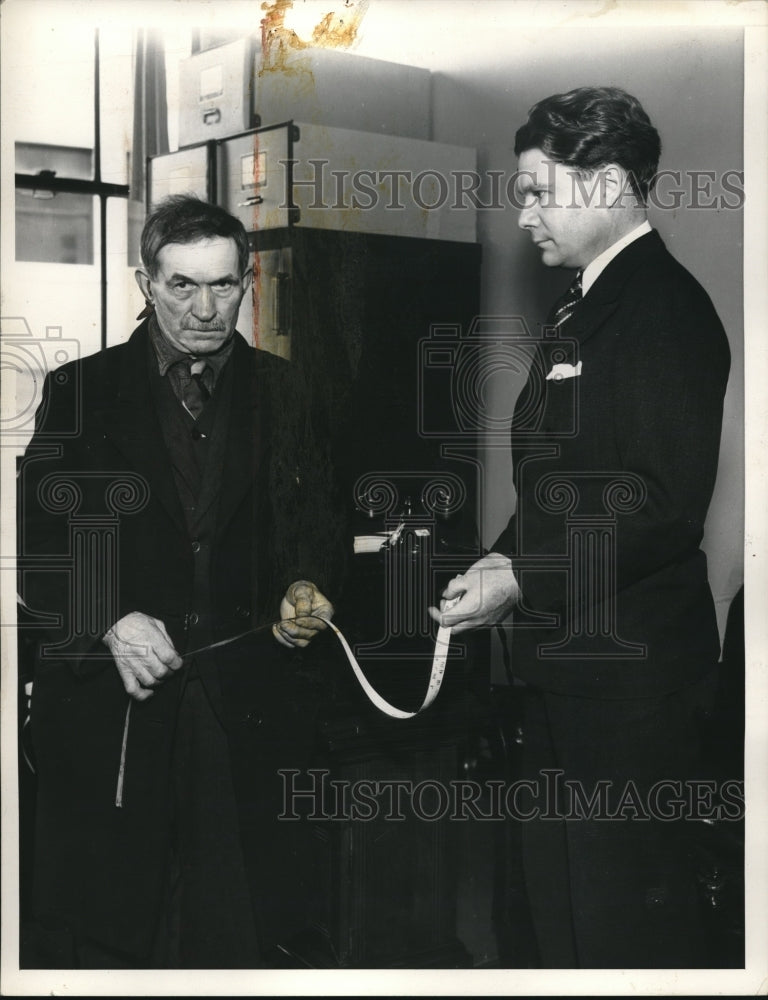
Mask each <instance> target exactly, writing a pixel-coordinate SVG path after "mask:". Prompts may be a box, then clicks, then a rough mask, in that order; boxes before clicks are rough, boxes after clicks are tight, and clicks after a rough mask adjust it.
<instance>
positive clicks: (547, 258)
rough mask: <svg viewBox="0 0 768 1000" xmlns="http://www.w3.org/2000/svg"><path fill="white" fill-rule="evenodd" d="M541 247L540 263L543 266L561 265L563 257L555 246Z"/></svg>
mask: <svg viewBox="0 0 768 1000" xmlns="http://www.w3.org/2000/svg"><path fill="white" fill-rule="evenodd" d="M540 249H541V263H542V264H544V266H545V267H562V266H563V258H562V256H561V255H560V253H559V252H558V250H557V249H556V247H543V248H540Z"/></svg>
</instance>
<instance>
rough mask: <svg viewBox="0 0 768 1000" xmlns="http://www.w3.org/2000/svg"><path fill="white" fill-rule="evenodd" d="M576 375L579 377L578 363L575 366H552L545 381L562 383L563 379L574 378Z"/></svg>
mask: <svg viewBox="0 0 768 1000" xmlns="http://www.w3.org/2000/svg"><path fill="white" fill-rule="evenodd" d="M577 375H581V362H580V361H579V363H578V364H577V365H553V366H552V371H551V372H550V373H549V375H547V379H553V380H554V381H555V382H562V381H563V379H564V378H576V376H577Z"/></svg>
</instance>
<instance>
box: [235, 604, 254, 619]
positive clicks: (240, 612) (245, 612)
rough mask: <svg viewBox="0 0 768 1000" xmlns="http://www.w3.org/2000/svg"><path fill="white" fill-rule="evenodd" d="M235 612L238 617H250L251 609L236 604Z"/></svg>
mask: <svg viewBox="0 0 768 1000" xmlns="http://www.w3.org/2000/svg"><path fill="white" fill-rule="evenodd" d="M235 614H236V615H237V617H238V618H250V617H251V609H250V608H244V607H243V606H242V604H238V605H237V607H236V608H235Z"/></svg>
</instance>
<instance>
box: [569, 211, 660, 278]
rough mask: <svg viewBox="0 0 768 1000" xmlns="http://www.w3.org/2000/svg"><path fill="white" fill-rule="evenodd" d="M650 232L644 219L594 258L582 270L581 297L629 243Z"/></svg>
mask: <svg viewBox="0 0 768 1000" xmlns="http://www.w3.org/2000/svg"><path fill="white" fill-rule="evenodd" d="M650 232H651V224H650V222H649V221H648V220H647V219H646V220H645V222H641V223H640V225H639V226H637V227H636V228H635V229H633V230H632V231H631V232H629V233H627V234H626V236H622V237H621V239H620V240H616V242H615V243H612V244H611V245H610V246H609V247H608V249H607V250H603V252H602V253H601V254H600V256H599V257H595V259H594V260H593V261H590V263H589V264H587V266H586V267H585V268H584V273H583V274H582V276H581V294H582V296H584V295H586V294H587V292H588V291H589V290H590V288H591V287H592V285H594V283H595V282H596V281H597V279H598V278H599V277H600V275H601V274H602V273H603V271H604V270H605V268H606V267H607V266H608V265H609V264H610V262H611V261H612V260H613V258H614V257H617V256H618V255H619V254H620V253H621V251H622V250H623V249H624V248H625V247H628V246H629V244H630V243H634V242H635V240H638V239H640V237H641V236H645V234H646V233H650Z"/></svg>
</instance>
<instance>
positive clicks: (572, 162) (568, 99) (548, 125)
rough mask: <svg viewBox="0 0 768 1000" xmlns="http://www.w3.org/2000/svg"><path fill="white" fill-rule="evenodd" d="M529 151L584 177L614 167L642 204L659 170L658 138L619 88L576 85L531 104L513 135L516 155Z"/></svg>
mask: <svg viewBox="0 0 768 1000" xmlns="http://www.w3.org/2000/svg"><path fill="white" fill-rule="evenodd" d="M528 149H540V150H541V151H542V152H543V153H545V154H546V155H547V156H548V157H549V158H550V159H552V160H555V161H557V162H558V163H565V164H567V165H568V166H569V167H574V168H575V169H577V170H579V171H580V172H583V173H584V174H591V173H592V172H593V171H594V170H596V169H597V168H598V167H602V166H605V165H606V164H608V163H617V164H618V165H619V166H621V167H623V168H624V169H625V170H626V171H627V173H628V174H629V178H630V183H631V184H632V189H633V191H634V192H635V194H636V195H637V196H638V197H639V198H640V199H641V200H642V201H643V202H645V201H646V199H647V198H648V194H649V192H650V190H651V188H652V187H653V184H654V180H655V177H656V172H657V170H658V165H659V157H660V155H661V139H660V138H659V133H658V132H657V131H656V129H655V128H654V127H653V125H652V124H651V121H650V119H649V117H648V115H647V114H646V113H645V111H644V110H643V106H642V105H641V104H640V102H639V101H638V100H637V98H636V97H633V96H632V95H631V94H628V93H627V92H626V91H624V90H620V89H619V88H618V87H577V88H576V89H575V90H569V91H568V93H567V94H553V95H552V97H546V98H544V100H543V101H539V102H538V104H534V106H533V107H532V108H531V110H530V111H529V112H528V121H527V122H526V123H525V124H524V125H522V126H521V127H520V128H519V129H518V130H517V133H516V135H515V154H516V155H517V156H519V155H520V154H521V153H524V152H525V151H526V150H528Z"/></svg>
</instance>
